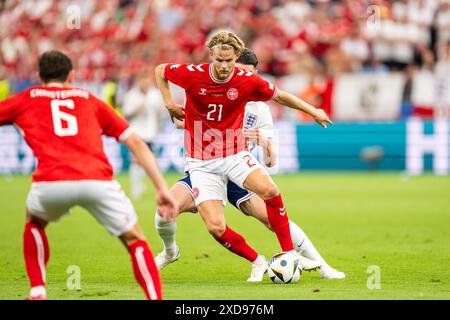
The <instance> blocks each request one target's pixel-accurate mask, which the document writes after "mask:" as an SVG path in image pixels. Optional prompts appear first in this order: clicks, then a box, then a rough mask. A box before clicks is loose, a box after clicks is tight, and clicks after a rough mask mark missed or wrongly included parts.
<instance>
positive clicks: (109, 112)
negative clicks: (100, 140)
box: [91, 96, 132, 142]
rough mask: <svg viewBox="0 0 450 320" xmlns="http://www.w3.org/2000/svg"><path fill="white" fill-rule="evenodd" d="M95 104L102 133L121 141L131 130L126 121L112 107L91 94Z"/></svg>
mask: <svg viewBox="0 0 450 320" xmlns="http://www.w3.org/2000/svg"><path fill="white" fill-rule="evenodd" d="M91 99H94V100H95V102H96V105H97V120H98V122H99V124H100V127H101V128H102V130H103V134H105V135H107V136H110V137H114V138H116V139H117V140H118V141H121V142H123V141H124V140H126V139H127V138H128V137H129V135H130V134H131V132H132V130H131V128H130V125H129V124H128V122H127V121H126V120H125V119H124V118H122V116H120V115H119V114H118V113H116V111H114V109H113V108H112V107H110V106H108V105H107V104H106V103H104V102H103V101H101V100H100V99H98V98H96V97H93V96H91Z"/></svg>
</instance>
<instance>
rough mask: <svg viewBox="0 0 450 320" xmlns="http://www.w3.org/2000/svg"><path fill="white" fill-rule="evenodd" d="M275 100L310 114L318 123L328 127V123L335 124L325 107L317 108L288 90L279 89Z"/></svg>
mask: <svg viewBox="0 0 450 320" xmlns="http://www.w3.org/2000/svg"><path fill="white" fill-rule="evenodd" d="M273 100H274V101H276V102H278V103H279V104H282V105H284V106H287V107H289V108H292V109H296V110H300V111H303V112H305V113H307V114H309V115H310V116H311V117H313V118H314V120H315V121H316V122H317V123H318V124H320V125H321V126H322V127H324V128H326V127H327V125H326V123H329V124H331V125H332V124H333V122H332V121H331V120H330V118H329V117H328V115H327V114H326V113H325V111H324V110H323V109H317V108H315V107H313V106H312V105H310V104H309V103H306V102H305V101H303V100H302V99H300V98H298V97H296V96H294V95H292V94H290V93H288V92H286V91H283V90H278V93H277V95H276V96H275V98H274V99H273Z"/></svg>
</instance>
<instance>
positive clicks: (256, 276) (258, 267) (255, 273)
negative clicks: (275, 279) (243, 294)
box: [247, 255, 269, 282]
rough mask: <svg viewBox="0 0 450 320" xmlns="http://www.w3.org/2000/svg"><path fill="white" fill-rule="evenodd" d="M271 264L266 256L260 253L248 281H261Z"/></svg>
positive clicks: (253, 264)
mask: <svg viewBox="0 0 450 320" xmlns="http://www.w3.org/2000/svg"><path fill="white" fill-rule="evenodd" d="M268 268H269V264H268V263H267V259H266V257H264V256H262V255H258V258H256V260H255V261H254V262H253V263H252V272H251V273H250V278H248V279H247V281H248V282H260V281H262V279H263V276H264V274H265V273H266V272H267V269H268Z"/></svg>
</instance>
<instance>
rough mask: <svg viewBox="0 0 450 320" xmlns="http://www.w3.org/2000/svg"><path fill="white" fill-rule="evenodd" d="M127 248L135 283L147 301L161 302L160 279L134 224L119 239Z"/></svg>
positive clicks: (141, 234)
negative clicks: (140, 288) (138, 285)
mask: <svg viewBox="0 0 450 320" xmlns="http://www.w3.org/2000/svg"><path fill="white" fill-rule="evenodd" d="M119 238H120V239H121V240H122V242H123V243H124V244H125V245H126V246H127V248H128V251H129V252H130V255H131V260H132V263H133V272H134V276H135V278H136V280H137V282H138V283H139V284H140V286H141V287H142V289H143V290H144V292H145V296H146V297H147V299H149V300H161V299H162V292H161V279H160V277H159V271H158V268H157V267H156V264H155V260H154V258H153V254H152V252H151V250H150V247H149V246H148V243H147V241H146V240H145V237H144V235H143V233H142V231H141V228H140V227H139V225H138V224H136V225H135V226H134V227H133V228H132V229H131V230H130V231H128V232H125V233H124V234H122V235H121V236H120V237H119Z"/></svg>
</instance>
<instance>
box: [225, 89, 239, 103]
mask: <svg viewBox="0 0 450 320" xmlns="http://www.w3.org/2000/svg"><path fill="white" fill-rule="evenodd" d="M238 96H239V93H238V91H237V89H235V88H231V89H228V91H227V97H228V99H230V100H236V99H237V97H238Z"/></svg>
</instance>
